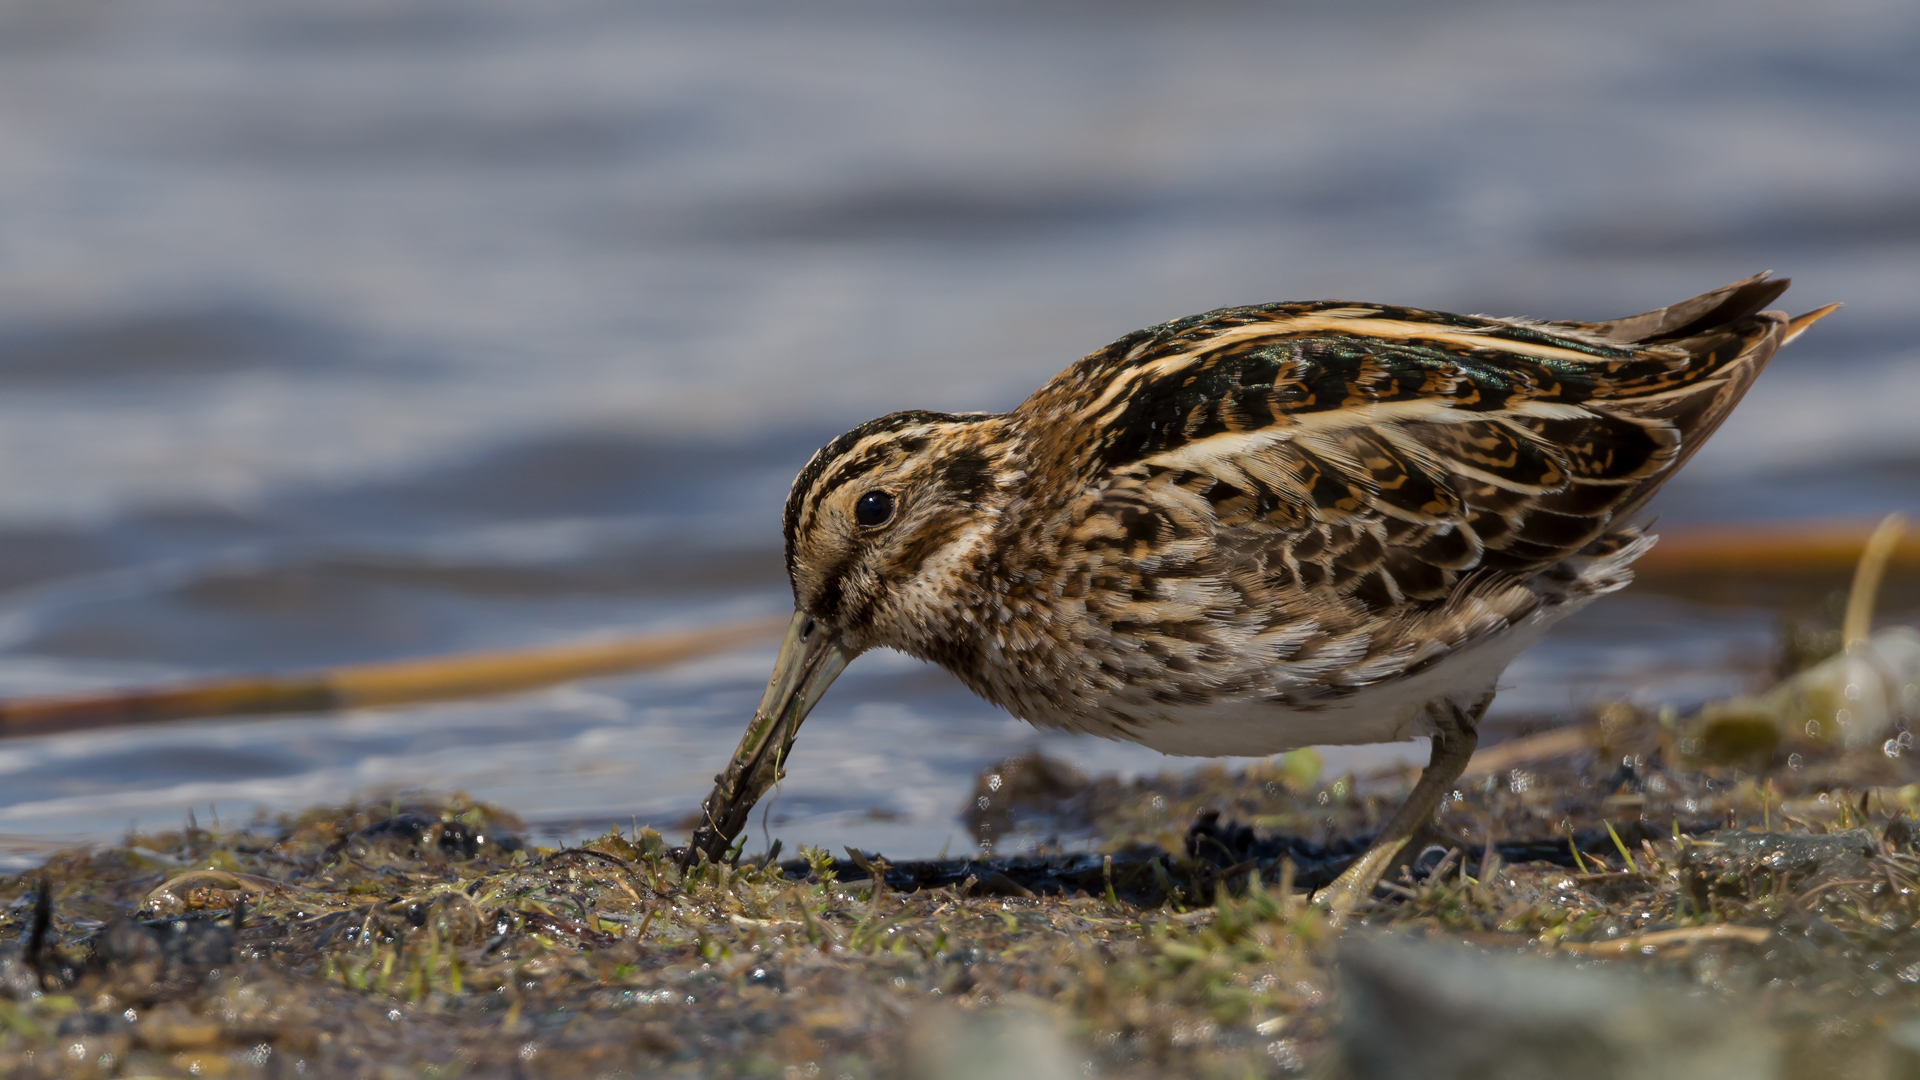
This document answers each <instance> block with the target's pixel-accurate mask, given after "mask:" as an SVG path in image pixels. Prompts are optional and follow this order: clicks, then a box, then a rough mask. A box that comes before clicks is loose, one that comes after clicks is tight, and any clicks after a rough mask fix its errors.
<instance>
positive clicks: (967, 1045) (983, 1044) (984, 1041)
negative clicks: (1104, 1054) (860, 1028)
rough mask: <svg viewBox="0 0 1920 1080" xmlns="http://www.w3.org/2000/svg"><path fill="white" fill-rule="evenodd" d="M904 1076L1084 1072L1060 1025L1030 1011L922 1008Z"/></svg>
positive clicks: (959, 1078)
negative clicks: (981, 1011)
mask: <svg viewBox="0 0 1920 1080" xmlns="http://www.w3.org/2000/svg"><path fill="white" fill-rule="evenodd" d="M907 1060H908V1063H909V1065H908V1068H907V1072H906V1075H908V1076H913V1077H919V1078H921V1080H976V1078H979V1077H992V1078H994V1080H1078V1078H1080V1077H1084V1076H1086V1075H1088V1073H1086V1072H1083V1071H1082V1069H1081V1067H1080V1065H1079V1064H1078V1062H1077V1060H1076V1055H1075V1054H1074V1052H1073V1049H1072V1047H1071V1045H1070V1044H1069V1043H1068V1042H1067V1038H1066V1036H1065V1035H1063V1034H1062V1033H1061V1032H1060V1029H1059V1028H1057V1027H1055V1026H1054V1025H1053V1024H1051V1023H1049V1022H1048V1021H1047V1019H1046V1018H1045V1016H1043V1015H1041V1014H1038V1013H1035V1012H1031V1011H1022V1012H1014V1011H1010V1010H1009V1011H1000V1012H991V1013H986V1014H984V1015H979V1014H973V1013H964V1012H961V1011H960V1010H958V1009H954V1008H948V1007H942V1006H935V1007H932V1008H928V1009H923V1010H921V1012H920V1014H919V1015H918V1016H917V1017H916V1018H915V1020H914V1025H913V1030H912V1032H911V1033H910V1034H909V1035H908V1038H907Z"/></svg>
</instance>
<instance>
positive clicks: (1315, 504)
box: [690, 274, 1837, 914]
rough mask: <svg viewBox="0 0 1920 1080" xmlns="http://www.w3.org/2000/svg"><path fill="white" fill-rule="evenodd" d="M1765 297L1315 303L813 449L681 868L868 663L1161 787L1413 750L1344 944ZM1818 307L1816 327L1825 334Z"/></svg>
mask: <svg viewBox="0 0 1920 1080" xmlns="http://www.w3.org/2000/svg"><path fill="white" fill-rule="evenodd" d="M1786 288H1787V282H1786V281H1785V280H1769V279H1768V278H1767V275H1765V274H1761V275H1758V276H1756V277H1752V278H1748V279H1746V280H1744V281H1739V282H1735V283H1734V284H1732V285H1728V286H1726V287H1725V288H1721V289H1716V290H1714V291H1712V292H1709V293H1706V294H1704V295H1702V296H1697V297H1695V298H1693V299H1691V300H1686V301H1682V302H1681V303H1677V304H1674V305H1672V306H1670V307H1665V308H1661V309H1659V310H1657V311H1651V312H1648V313H1646V314H1644V315H1634V316H1631V317H1628V318H1624V319H1615V320H1612V321H1610V322H1534V321H1529V320H1525V319H1496V318H1486V317H1481V316H1470V315H1450V314H1445V313H1442V312H1437V311H1423V310H1418V309H1413V308H1402V307H1387V306H1383V305H1379V304H1362V303H1347V302H1338V301H1320V302H1313V303H1276V304H1262V305H1258V306H1254V307H1237V308H1226V309H1222V310H1219V311H1211V312H1208V313H1206V314H1203V315H1195V316H1192V317H1190V318H1185V319H1179V320H1177V321H1174V322H1169V323H1165V324H1163V325H1160V326H1156V327H1152V328H1150V329H1147V330H1142V331H1139V332H1137V333H1133V334H1129V335H1127V336H1126V337H1123V338H1121V339H1120V340H1119V341H1116V342H1114V343H1113V344H1112V345H1109V346H1107V347H1106V348H1104V349H1101V350H1100V351H1098V352H1095V353H1093V354H1092V355H1090V356H1087V357H1085V358H1084V359H1082V360H1080V361H1078V362H1077V363H1075V364H1074V365H1073V366H1071V367H1069V368H1067V370H1065V371H1063V372H1061V373H1060V374H1059V375H1058V376H1056V377H1054V378H1053V380H1052V381H1050V382H1048V383H1047V384H1046V385H1045V386H1043V387H1041V388H1040V389H1039V390H1038V391H1037V392H1035V393H1034V394H1033V396H1031V397H1029V398H1028V399H1027V400H1026V401H1024V402H1022V403H1021V404H1020V406H1019V407H1018V408H1016V409H1014V410H1013V411H1011V412H1008V413H969V414H960V415H949V414H944V413H932V412H898V413H893V414H892V415H889V416H883V417H881V418H879V419H877V420H873V421H870V422H868V423H865V424H862V425H860V426H859V427H856V428H854V429H853V430H852V431H849V432H847V433H846V434H844V435H842V436H840V437H839V438H837V439H834V440H833V441H832V442H831V443H828V444H827V446H826V447H825V448H823V449H822V450H821V451H820V452H819V453H817V454H815V455H814V456H813V459H812V460H811V461H809V462H808V463H807V465H806V468H804V469H803V470H801V472H800V475H799V478H798V479H797V480H796V481H795V482H794V485H793V489H792V491H791V493H790V494H789V496H788V499H787V504H786V516H785V534H786V563H787V573H788V575H789V577H790V578H791V579H792V583H793V595H794V605H795V608H796V612H795V615H794V618H793V622H792V624H791V626H790V628H789V630H788V633H787V637H786V640H785V642H784V644H783V645H782V647H781V650H780V654H779V659H778V660H777V661H776V663H775V668H774V672H773V676H772V678H771V679H770V680H769V682H768V685H767V692H766V696H765V698H764V699H763V701H762V703H761V706H760V708H759V710H758V712H757V713H756V715H755V717H754V720H753V722H752V724H751V725H750V726H749V730H748V733H747V736H746V738H745V739H744V740H743V741H742V743H741V746H740V749H739V751H738V752H737V753H736V755H735V758H734V760H733V761H732V762H731V763H730V764H729V766H728V768H727V771H726V772H724V773H722V774H721V776H719V777H717V778H716V781H717V784H716V787H715V790H714V793H713V795H712V796H710V797H709V799H708V801H707V804H706V809H707V824H706V825H705V826H704V827H703V828H702V829H701V830H699V832H698V833H696V836H695V840H694V844H693V846H692V849H690V850H695V851H700V850H704V851H706V852H707V853H708V855H709V856H710V857H715V858H717V857H719V855H720V854H722V853H724V852H725V850H726V849H727V847H728V845H729V843H730V842H731V840H732V838H733V837H734V836H736V835H737V834H738V833H739V830H740V827H741V825H742V824H743V823H744V821H745V814H746V811H747V810H748V809H750V808H751V807H752V804H753V802H754V801H755V800H756V799H758V798H759V796H760V795H761V794H763V793H764V792H765V791H766V789H767V787H769V786H771V784H772V783H773V782H774V780H775V778H776V777H777V776H778V771H779V768H780V762H781V761H783V760H784V758H785V755H786V752H787V749H788V748H789V747H790V746H791V744H792V741H793V737H794V734H795V733H796V732H797V730H798V728H799V725H800V722H801V720H802V719H804V718H805V716H806V714H807V712H808V710H810V709H812V708H813V706H814V704H815V703H816V702H818V701H819V700H820V696H821V694H822V693H824V692H825V690H826V688H827V685H828V684H829V683H831V682H832V681H833V679H834V677H835V676H837V675H838V674H839V673H840V672H841V670H843V669H844V668H845V667H846V665H847V663H848V662H849V661H851V660H852V659H853V658H854V657H856V656H858V655H859V654H860V653H862V652H865V651H866V650H868V649H872V648H877V647H882V646H884V647H888V648H892V649H897V650H899V651H901V652H904V653H907V654H909V655H912V656H916V657H919V658H921V659H923V660H930V661H932V662H934V663H937V664H939V665H940V666H942V667H944V668H946V669H947V670H949V671H951V672H953V673H954V674H955V675H957V676H959V677H960V679H961V681H962V682H964V683H965V684H966V685H967V686H968V687H969V688H971V689H972V690H973V691H974V692H975V693H977V694H979V695H980V696H981V697H984V698H986V699H987V700H988V701H991V702H993V703H994V704H996V705H999V706H1000V707H1002V708H1004V709H1006V710H1007V711H1008V712H1011V713H1012V714H1014V715H1015V716H1018V717H1021V718H1023V719H1026V720H1028V721H1031V722H1032V723H1034V724H1037V725H1040V726H1042V727H1049V728H1063V729H1067V730H1072V731H1079V732H1086V733H1089V734H1093V735H1100V736H1103V737H1106V738H1110V739H1125V740H1128V741H1131V742H1137V743H1141V744H1144V745H1146V746H1150V747H1153V748H1154V749H1156V750H1161V751H1164V752H1166V753H1169V754H1189V755H1225V754H1244V755H1266V754H1273V753H1277V752H1279V751H1283V750H1288V749H1292V748H1295V747H1301V746H1310V745H1316V744H1332V743H1374V742H1388V741H1395V740H1402V739H1409V738H1413V737H1415V736H1422V735H1424V736H1430V737H1431V738H1432V758H1431V761H1430V763H1429V764H1428V766H1427V768H1426V770H1425V772H1424V773H1423V774H1422V775H1421V777H1420V780H1419V782H1418V784H1417V785H1416V786H1415V787H1414V789H1413V791H1412V793H1411V794H1410V795H1409V797H1408V798H1407V800H1406V802H1405V804H1404V805H1402V806H1401V807H1400V809H1399V810H1398V811H1397V812H1396V813H1395V814H1394V815H1393V816H1392V817H1391V818H1390V819H1389V820H1388V821H1387V823H1386V825H1385V827H1384V828H1383V829H1382V830H1381V832H1380V834H1379V836H1378V837H1377V838H1376V839H1375V841H1374V843H1373V845H1372V847H1371V848H1370V849H1369V850H1368V851H1367V852H1366V853H1365V854H1364V855H1363V856H1362V857H1361V858H1360V859H1359V860H1358V861H1356V862H1355V863H1354V864H1353V865H1352V866H1351V867H1349V868H1348V869H1347V870H1346V872H1345V873H1344V874H1342V875H1341V877H1340V879H1339V880H1338V881H1336V882H1335V883H1334V885H1333V886H1332V887H1331V888H1330V889H1329V890H1328V891H1327V892H1326V893H1325V894H1323V896H1324V900H1325V902H1327V903H1328V904H1330V905H1331V906H1332V908H1333V909H1334V910H1335V911H1336V912H1339V913H1342V914H1344V913H1345V912H1346V911H1347V910H1349V909H1350V908H1351V907H1352V906H1353V905H1354V904H1355V903H1357V902H1359V901H1360V900H1362V899H1364V898H1365V897H1367V896H1369V895H1370V894H1371V892H1372V890H1373V888H1374V886H1375V884H1376V883H1377V882H1378V880H1379V878H1380V876H1381V874H1382V873H1383V872H1384V871H1385V870H1386V869H1387V868H1388V866H1389V865H1390V864H1391V863H1392V861H1393V860H1394V858H1395V857H1396V855H1397V854H1398V853H1399V852H1400V851H1401V849H1402V847H1403V846H1404V845H1405V844H1406V842H1407V841H1408V839H1409V838H1410V837H1412V836H1413V835H1414V833H1415V832H1416V831H1417V830H1418V829H1419V827H1420V826H1421V825H1422V824H1423V823H1425V822H1426V820H1427V819H1428V817H1429V815H1430V814H1431V813H1432V811H1433V809H1434V807H1435V806H1436V805H1437V803H1438V802H1439V800H1440V799H1441V798H1442V797H1443V796H1444V795H1445V793H1446V792H1447V791H1448V790H1449V789H1450V788H1451V787H1452V785H1453V783H1454V781H1455V780H1457V779H1458V778H1459V776H1460V773H1461V771H1462V770H1463V769H1464V768H1465V767H1466V764H1467V759H1468V758H1469V757H1470V756H1471V755H1472V753H1473V750H1474V746H1475V741H1476V735H1475V727H1476V725H1477V723H1478V722H1479V719H1480V717H1481V715H1482V714H1483V713H1484V712H1485V711H1486V708H1487V704H1488V703H1489V702H1490V701H1491V700H1492V698H1493V693H1494V684H1495V681H1496V680H1497V679H1498V678H1499V676H1500V673H1501V671H1502V670H1503V669H1505V668H1506V666H1507V664H1508V663H1509V662H1510V661H1512V659H1513V658H1514V657H1515V656H1516V655H1517V654H1519V653H1520V651H1521V650H1523V649H1525V648H1527V647H1528V646H1529V645H1531V644H1533V643H1534V642H1536V641H1538V640H1539V639H1540V637H1541V635H1542V634H1543V633H1545V632H1546V630H1547V628H1548V627H1550V626H1552V625H1553V624H1554V623H1555V622H1558V621H1559V620H1560V619H1563V618H1565V617H1566V616H1567V615H1569V614H1571V613H1573V612H1574V611H1577V610H1579V609H1580V608H1581V607H1583V606H1585V605H1586V604H1588V603H1591V602H1592V601H1593V600H1594V599H1595V598H1597V597H1600V596H1603V595H1605V594H1607V593H1610V592H1613V591H1615V590H1617V589H1619V588H1621V587H1623V586H1625V585H1626V584H1627V583H1628V582H1629V581H1630V580H1631V571H1630V569H1629V567H1630V565H1631V564H1632V562H1633V560H1634V559H1635V558H1636V557H1638V556H1639V555H1640V554H1641V553H1643V552H1645V551H1646V550H1647V549H1648V548H1649V547H1650V546H1651V545H1652V543H1653V539H1654V538H1653V537H1652V536H1651V535H1650V534H1648V533H1646V532H1645V531H1644V530H1643V529H1642V528H1641V527H1640V526H1639V525H1637V524H1636V523H1635V521H1634V520H1633V519H1634V515H1635V512H1636V511H1637V510H1639V509H1640V508H1641V507H1642V506H1643V505H1644V504H1645V503H1646V501H1647V499H1648V498H1649V497H1650V496H1652V495H1653V493H1654V492H1655V491H1656V490H1658V489H1659V487H1660V485H1661V484H1662V483H1663V482H1664V481H1666V480H1667V479H1668V478H1669V477H1671V476H1672V475H1673V474H1674V472H1675V471H1676V470H1677V469H1679V467H1680V466H1681V465H1682V464H1683V463H1684V462H1685V461H1686V460H1687V458H1688V457H1689V456H1690V455H1692V454H1693V452H1694V451H1696V450H1698V449H1699V448H1700V446H1701V444H1702V443H1703V442H1705V440H1706V439H1707V437H1708V436H1709V435H1711V434H1712V433H1713V431H1714V429H1715V428H1717V427H1718V426H1719V425H1720V422H1721V421H1722V420H1724V419H1725V418H1726V416H1727V414H1728V412H1730V411H1731V410H1732V409H1733V407H1734V405H1735V404H1736V403H1737V402H1738V401H1739V400H1740V398H1741V396H1742V395H1743V394H1745V393H1746V391H1747V388H1748V387H1750V386H1751V385H1752V384H1753V381H1754V379H1755V377H1756V376H1758V375H1759V374H1760V370H1761V368H1763V367H1764V366H1765V365H1766V363H1767V360H1768V359H1769V358H1770V357H1772V356H1773V354H1774V352H1775V350H1777V349H1779V348H1780V347H1781V346H1782V345H1784V344H1786V343H1787V342H1789V341H1792V340H1793V339H1794V338H1795V337H1797V336H1798V335H1799V334H1800V333H1801V332H1802V331H1804V330H1805V329H1806V328H1807V327H1808V326H1809V325H1811V324H1812V323H1813V322H1814V321H1815V320H1817V319H1819V318H1820V317H1822V316H1823V315H1826V314H1827V313H1828V312H1830V311H1832V310H1833V306H1829V307H1825V308H1821V309H1819V310H1817V311H1813V312H1810V313H1808V314H1806V315H1802V316H1800V317H1798V318H1789V317H1788V316H1786V315H1785V314H1784V313H1781V312H1778V311H1764V310H1762V309H1763V308H1765V307H1766V305H1768V304H1769V303H1771V302H1772V301H1773V300H1774V299H1776V298H1777V297H1779V295H1780V294H1781V293H1782V292H1784V291H1785V290H1786ZM1835 306H1837V305H1835Z"/></svg>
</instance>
